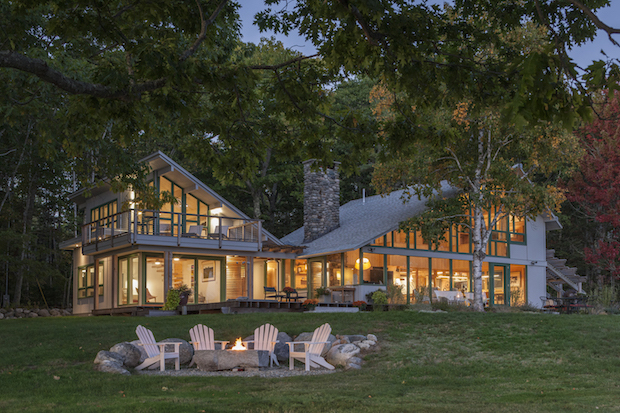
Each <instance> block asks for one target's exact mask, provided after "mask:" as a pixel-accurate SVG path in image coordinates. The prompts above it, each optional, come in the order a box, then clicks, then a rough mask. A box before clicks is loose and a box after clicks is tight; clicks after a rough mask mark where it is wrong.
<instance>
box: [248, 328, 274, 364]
mask: <svg viewBox="0 0 620 413" xmlns="http://www.w3.org/2000/svg"><path fill="white" fill-rule="evenodd" d="M277 342H278V329H277V328H275V327H274V326H272V325H271V324H263V325H262V326H260V327H258V328H257V329H256V330H254V340H248V341H245V343H254V350H266V351H268V352H269V367H273V362H274V361H275V362H276V364H277V365H278V366H279V365H280V363H279V362H278V358H277V357H276V353H274V351H273V350H274V348H275V346H276V343H277Z"/></svg>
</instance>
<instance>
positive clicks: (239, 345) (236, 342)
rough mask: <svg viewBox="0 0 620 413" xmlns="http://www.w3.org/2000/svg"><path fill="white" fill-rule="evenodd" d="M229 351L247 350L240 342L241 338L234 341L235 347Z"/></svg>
mask: <svg viewBox="0 0 620 413" xmlns="http://www.w3.org/2000/svg"><path fill="white" fill-rule="evenodd" d="M231 350H247V348H246V347H245V346H244V345H243V343H242V342H241V337H239V338H238V339H237V340H235V345H234V346H233V347H232V348H231Z"/></svg>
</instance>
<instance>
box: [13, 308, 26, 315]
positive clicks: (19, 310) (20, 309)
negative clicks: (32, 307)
mask: <svg viewBox="0 0 620 413" xmlns="http://www.w3.org/2000/svg"><path fill="white" fill-rule="evenodd" d="M15 314H24V309H23V308H16V309H15Z"/></svg>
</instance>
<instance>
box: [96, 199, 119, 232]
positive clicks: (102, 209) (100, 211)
mask: <svg viewBox="0 0 620 413" xmlns="http://www.w3.org/2000/svg"><path fill="white" fill-rule="evenodd" d="M117 212H118V202H117V201H116V200H114V201H110V202H108V203H105V204H103V205H99V206H98V207H95V208H93V209H91V210H90V222H96V221H99V220H101V221H100V222H99V225H100V226H102V227H106V228H110V227H111V226H112V222H113V218H109V217H111V216H112V215H114V214H116V213H117Z"/></svg>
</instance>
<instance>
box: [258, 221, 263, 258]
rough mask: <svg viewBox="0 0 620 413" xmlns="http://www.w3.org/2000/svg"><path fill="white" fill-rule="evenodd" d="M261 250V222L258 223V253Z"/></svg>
mask: <svg viewBox="0 0 620 413" xmlns="http://www.w3.org/2000/svg"><path fill="white" fill-rule="evenodd" d="M262 250H263V221H261V220H259V221H258V251H262Z"/></svg>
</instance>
